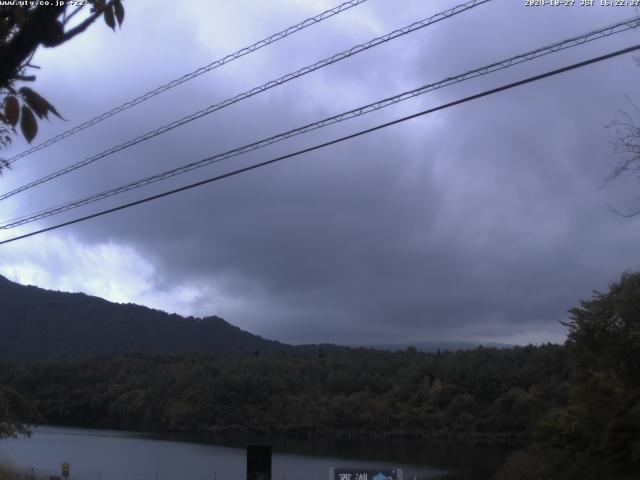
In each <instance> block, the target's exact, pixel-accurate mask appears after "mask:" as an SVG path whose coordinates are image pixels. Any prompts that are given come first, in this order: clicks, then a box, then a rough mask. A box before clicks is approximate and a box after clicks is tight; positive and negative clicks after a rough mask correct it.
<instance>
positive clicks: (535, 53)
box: [0, 17, 640, 230]
mask: <svg viewBox="0 0 640 480" xmlns="http://www.w3.org/2000/svg"><path fill="white" fill-rule="evenodd" d="M639 25H640V17H632V18H630V19H628V20H624V21H621V22H618V23H615V24H612V25H609V26H606V27H603V28H600V29H597V30H593V31H591V32H588V33H585V34H582V35H577V36H574V37H570V38H568V39H566V40H563V41H560V42H556V43H553V44H551V45H547V46H545V47H541V48H538V49H535V50H531V51H528V52H526V53H521V54H519V55H516V56H513V57H510V58H508V59H506V60H501V61H499V62H494V63H491V64H489V65H485V66H483V67H480V68H476V69H473V70H470V71H467V72H465V73H463V74H460V75H456V76H453V77H447V78H445V79H444V80H440V81H439V82H436V83H431V84H428V85H423V86H421V87H419V88H416V89H414V90H410V91H407V92H404V93H401V94H399V95H395V96H392V97H388V98H385V99H383V100H380V101H378V102H374V103H370V104H368V105H364V106H362V107H359V108H356V109H353V110H349V111H347V112H343V113H341V114H338V115H334V116H331V117H328V118H325V119H323V120H320V121H317V122H314V123H310V124H307V125H304V126H302V127H298V128H296V129H293V130H289V131H287V132H284V133H280V134H277V135H274V136H272V137H269V138H265V139H262V140H259V141H257V142H253V143H250V144H247V145H244V146H242V147H239V148H235V149H233V150H229V151H227V152H224V153H221V154H217V155H214V156H211V157H207V158H205V159H201V160H198V161H196V162H192V163H189V164H186V165H183V166H180V167H177V168H174V169H171V170H168V171H165V172H163V173H159V174H156V175H152V176H149V177H145V178H142V179H139V180H136V181H134V182H130V183H128V184H125V185H121V186H119V187H116V188H112V189H110V190H106V191H103V192H100V193H97V194H94V195H90V196H88V197H84V198H81V199H77V200H74V201H71V202H68V203H65V204H62V205H58V206H55V207H51V208H48V209H45V210H41V211H39V212H35V213H30V214H28V215H24V216H21V217H18V218H14V219H12V220H9V221H5V222H3V223H2V224H0V229H3V230H6V229H10V228H15V227H18V226H20V225H25V224H27V223H31V222H34V221H36V220H41V219H43V218H47V217H50V216H52V215H56V214H59V213H63V212H66V211H69V210H72V209H75V208H79V207H82V206H85V205H88V204H90V203H94V202H97V201H100V200H104V199H106V198H109V197H112V196H114V195H118V194H121V193H124V192H128V191H130V190H134V189H137V188H141V187H143V186H146V185H150V184H153V183H156V182H159V181H161V180H165V179H167V178H171V177H174V176H177V175H181V174H183V173H187V172H189V171H191V170H195V169H197V168H202V167H204V166H207V165H210V164H213V163H218V162H221V161H223V160H226V159H229V158H232V157H236V156H239V155H242V154H244V153H247V152H250V151H253V150H257V149H260V148H263V147H266V146H268V145H272V144H274V143H277V142H280V141H283V140H286V139H288V138H291V137H294V136H297V135H300V134H303V133H307V132H310V131H313V130H317V129H319V128H323V127H326V126H328V125H332V124H335V123H339V122H343V121H345V120H348V119H351V118H355V117H358V116H361V115H364V114H367V113H370V112H374V111H377V110H380V109H383V108H386V107H388V106H391V105H394V104H396V103H399V102H402V101H404V100H408V99H410V98H414V97H417V96H419V95H423V94H425V93H428V92H430V91H433V90H436V89H439V88H443V87H446V86H449V85H453V84H455V83H460V82H463V81H466V80H469V79H472V78H476V77H479V76H482V75H487V74H489V73H493V72H496V71H499V70H503V69H505V68H509V67H511V66H513V65H517V64H520V63H523V62H527V61H531V60H533V59H535V58H538V57H542V56H545V55H548V54H550V53H554V52H558V51H561V50H564V49H567V48H571V47H574V46H578V45H582V44H584V43H587V42H591V41H593V40H597V39H601V38H604V37H608V36H610V35H614V34H618V33H621V32H624V31H627V30H630V29H633V28H636V27H638V26H639Z"/></svg>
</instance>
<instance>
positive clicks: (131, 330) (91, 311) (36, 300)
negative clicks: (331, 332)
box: [0, 275, 338, 360]
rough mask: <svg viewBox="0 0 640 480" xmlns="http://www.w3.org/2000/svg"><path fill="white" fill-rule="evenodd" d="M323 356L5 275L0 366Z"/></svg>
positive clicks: (210, 321)
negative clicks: (120, 358)
mask: <svg viewBox="0 0 640 480" xmlns="http://www.w3.org/2000/svg"><path fill="white" fill-rule="evenodd" d="M318 348H319V347H317V346H304V347H294V346H291V345H286V344H283V343H280V342H276V341H272V340H267V339H264V338H262V337H259V336H257V335H252V334H251V333H249V332H246V331H244V330H241V329H239V328H238V327H235V326H233V325H231V324H230V323H228V322H226V321H225V320H223V319H222V318H220V317H216V316H213V317H205V318H202V319H199V318H193V317H188V318H185V317H181V316H180V315H176V314H168V313H166V312H162V311H159V310H153V309H151V308H147V307H143V306H140V305H134V304H119V303H113V302H109V301H107V300H104V299H102V298H98V297H93V296H89V295H85V294H83V293H64V292H56V291H51V290H45V289H42V288H37V287H32V286H24V285H20V284H17V283H14V282H11V281H9V280H8V279H6V278H5V277H3V276H1V275H0V359H4V360H33V359H44V358H78V357H102V356H112V355H119V354H124V353H144V354H179V353H189V352H201V353H214V354H268V353H277V352H302V353H304V352H307V351H310V350H312V349H313V350H317V349H318ZM323 348H331V347H330V346H325V347H323ZM334 348H338V347H334Z"/></svg>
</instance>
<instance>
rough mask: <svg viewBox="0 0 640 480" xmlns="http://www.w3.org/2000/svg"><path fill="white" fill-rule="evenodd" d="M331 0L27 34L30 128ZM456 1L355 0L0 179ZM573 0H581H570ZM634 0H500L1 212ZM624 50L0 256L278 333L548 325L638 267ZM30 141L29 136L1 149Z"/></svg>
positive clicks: (303, 117)
mask: <svg viewBox="0 0 640 480" xmlns="http://www.w3.org/2000/svg"><path fill="white" fill-rule="evenodd" d="M338 3H339V2H338V0H322V1H319V0H314V1H312V0H272V1H270V2H262V1H257V0H244V1H234V2H228V1H212V0H202V1H200V0H185V1H181V2H175V1H169V0H160V1H158V0H153V1H151V0H148V1H143V0H136V1H132V2H126V4H125V7H126V18H125V22H124V25H123V28H122V30H121V31H118V32H117V33H113V32H111V30H110V29H109V28H107V27H106V25H104V23H103V22H102V21H99V22H97V23H96V24H95V25H94V26H93V27H92V28H91V29H90V30H89V31H87V32H86V33H85V34H84V35H82V36H80V37H77V38H76V39H75V40H73V41H72V42H69V43H67V44H65V45H64V46H62V47H59V48H56V49H54V50H41V51H39V52H38V54H37V56H36V59H35V63H36V64H38V65H40V66H41V67H42V69H41V70H38V71H37V72H36V73H37V75H38V80H37V83H36V84H35V85H34V88H35V89H36V90H37V91H39V92H40V93H41V94H43V95H44V96H45V97H46V98H47V99H48V100H49V101H50V102H52V103H53V104H54V105H55V106H56V107H57V108H58V110H60V112H61V113H62V115H63V116H64V117H65V118H66V119H67V121H66V122H63V121H60V120H57V119H54V120H52V121H51V123H50V124H47V123H46V122H45V123H42V124H41V126H40V127H41V128H40V132H39V134H38V137H37V138H36V140H35V141H36V142H38V141H42V140H45V139H46V138H49V137H50V136H52V135H54V134H56V133H59V132H62V131H64V130H66V129H68V128H70V127H72V126H73V125H75V124H77V123H80V122H82V121H84V120H87V119H88V118H90V117H92V116H94V115H96V114H99V113H101V112H103V111H105V110H108V109H110V108H111V107H113V106H115V105H117V104H119V103H122V102H124V101H126V100H129V99H131V98H132V97H134V96H136V95H138V94H141V93H144V92H146V91H147V90H149V89H151V88H154V87H155V86H157V85H160V84H161V83H165V82H167V81H170V80H172V79H174V78H176V77H179V76H181V75H183V74H185V73H187V72H190V71H192V70H194V69H195V68H197V67H200V66H202V65H206V64H208V63H210V62H211V61H213V60H215V59H217V58H219V57H221V56H224V55H225V54H227V53H230V52H232V51H234V50H237V49H239V48H241V47H243V46H246V45H248V44H251V43H253V42H254V41H256V40H259V39H261V38H263V37H265V36H267V35H269V34H271V33H274V32H275V31H278V30H281V29H283V28H285V27H287V26H289V25H292V24H295V23H297V22H299V21H301V20H302V19H304V18H306V17H309V16H312V15H315V14H317V13H319V12H321V11H322V10H325V9H327V8H331V7H333V6H335V5H337V4H338ZM457 3H461V2H459V1H456V0H454V1H451V0H446V1H428V2H427V1H424V0H402V1H392V0H369V1H368V2H366V3H364V4H363V5H361V6H358V7H356V8H353V9H351V10H349V11H347V12H345V13H342V14H340V15H338V16H336V17H333V18H332V19H329V20H327V21H325V22H322V23H321V24H318V25H315V26H313V27H310V28H308V29H306V30H304V31H303V32H301V33H298V34H296V35H294V36H292V37H289V38H287V39H285V40H284V41H281V42H278V43H276V44H275V45H272V46H270V47H267V48H264V49H262V50H260V51H258V52H257V53H254V54H251V55H247V56H245V57H243V58H242V59H241V60H238V61H236V62H233V63H231V64H228V65H226V66H223V67H222V68H219V69H217V70H214V71H213V72H210V73H207V74H205V75H202V76H200V77H199V78H198V79H196V80H193V81H190V82H187V83H185V84H183V85H181V86H180V87H178V88H175V89H173V90H171V91H170V92H168V93H165V94H163V95H160V96H157V97H155V98H154V99H153V100H151V101H148V102H145V103H143V104H142V105H139V106H138V107H136V108H134V109H131V110H129V111H127V112H126V113H124V114H121V115H118V116H115V117H113V118H111V119H110V120H107V121H105V122H103V123H101V124H100V125H99V126H97V127H95V128H92V129H90V130H86V131H84V132H83V133H81V134H78V135H75V136H73V137H71V138H69V139H67V140H64V141H62V142H59V143H57V144H56V145H54V146H52V147H50V148H47V149H44V150H42V151H40V152H38V153H35V154H33V155H30V156H28V157H26V158H24V159H22V160H19V161H18V162H16V163H15V164H14V169H13V170H12V171H9V172H6V173H5V175H4V176H3V177H2V178H0V190H1V191H3V192H4V191H7V190H10V189H12V188H16V187H18V186H20V185H22V184H24V183H26V182H28V181H31V180H33V179H36V178H38V177H40V176H42V175H44V174H47V173H49V172H52V171H54V170H57V169H59V168H61V167H63V166H65V165H68V164H70V163H73V162H76V161H78V160H81V159H83V158H85V157H88V156H90V155H92V154H94V153H98V152H101V151H103V150H105V149H107V148H109V147H110V146H112V145H115V144H118V143H121V142H123V141H126V140H128V139H130V138H132V137H134V136H137V135H139V134H142V133H145V132H147V131H148V130H151V129H154V128H156V127H158V126H161V125H163V124H165V123H168V122H170V121H172V120H174V119H176V118H179V117H182V116H184V115H187V114H190V113H192V112H194V111H196V110H199V109H201V108H203V107H206V106H209V105H211V104H214V103H217V102H218V101H220V100H223V99H225V98H227V97H230V96H233V95H235V94H238V93H241V92H243V91H244V90H247V89H249V88H251V87H253V86H256V85H259V84H262V83H264V82H266V81H267V80H271V79H274V78H277V77H280V76H281V75H283V74H285V73H288V72H290V71H293V70H297V69H298V68H300V67H303V66H305V65H307V64H311V63H313V62H315V61H316V60H319V59H322V58H325V57H327V56H329V55H332V54H333V53H337V52H339V51H342V50H344V49H346V48H349V47H351V46H353V45H355V44H357V43H361V42H364V41H367V40H369V39H371V38H373V37H375V36H378V35H382V34H385V33H387V32H389V31H391V30H393V29H396V28H399V27H402V26H405V25H407V24H409V23H412V22H413V21H416V20H418V19H423V18H426V17H429V16H430V15H433V14H434V13H437V12H438V11H441V10H444V9H447V8H450V7H451V6H454V5H456V4H457ZM576 3H580V2H579V1H578V2H576ZM634 13H635V14H636V15H637V14H639V13H640V12H638V11H637V10H636V11H635V12H634V9H633V8H629V7H626V8H625V7H599V6H594V7H591V8H588V7H580V6H578V5H575V6H573V7H551V6H545V7H525V6H524V0H522V1H521V0H494V1H492V2H490V3H488V4H486V5H482V6H479V7H477V8H475V9H473V10H471V11H469V12H466V13H463V14H461V15H458V16H457V17H455V18H452V19H450V20H446V21H443V22H440V23H438V24H435V25H433V26H430V27H428V28H425V29H422V30H420V31H418V32H416V33H413V34H410V35H407V36H405V37H402V38H400V39H396V40H394V41H392V42H389V43H387V44H385V45H383V46H380V47H377V48H374V49H372V50H369V51H367V52H365V53H361V54H359V55H357V56H355V57H353V58H351V59H348V60H345V61H342V62H339V63H338V64H335V65H332V66H330V67H328V68H325V69H322V70H321V71H318V72H315V73H312V74H310V75H307V76H306V77H304V78H301V79H298V80H294V81H292V82H289V83H288V84H286V85H284V86H281V87H277V88H275V89H272V90H270V91H269V92H267V93H265V94H261V95H258V96H256V97H253V98H251V99H249V100H246V101H243V102H240V103H238V104H236V105H234V106H231V107H229V108H226V109H224V110H222V111H219V112H217V113H214V114H212V115H209V116H206V117H204V118H202V119H200V120H197V121H195V122H192V123H190V124H189V125H186V126H183V127H180V128H178V129H176V130H173V131H172V132H170V133H168V134H165V135H163V136H160V137H157V138H155V139H153V140H150V141H148V142H145V143H143V144H141V145H138V146H135V147H132V148H129V149H128V150H126V151H124V152H120V153H118V154H115V155H112V156H110V157H108V158H105V159H103V160H101V161H100V162H97V163H96V164H94V165H92V166H90V167H87V168H84V169H81V170H79V171H77V172H74V173H72V174H69V175H66V176H65V177H63V178H60V179H57V180H55V181H52V182H49V183H48V184H46V185H43V186H40V187H37V188H33V189H31V190H29V191H28V192H25V193H22V194H20V195H17V196H15V197H13V198H11V199H9V200H5V201H3V202H0V217H1V219H2V220H6V219H10V218H13V217H16V216H19V215H23V214H26V213H30V212H33V211H36V210H40V209H43V208H46V207H48V206H51V205H55V204H58V203H61V202H65V201H68V200H72V199H75V198H77V197H79V196H83V195H87V194H91V193H94V192H96V191H101V190H104V189H108V188H111V187H114V186H117V185H120V184H122V183H125V182H128V181H131V180H134V179H137V178H138V177H141V176H145V175H149V174H152V173H155V172H158V171H161V170H165V169H167V168H170V167H174V166H177V165H181V164H183V163H187V162H190V161H193V160H197V159H199V158H201V157H206V156H209V155H212V154H215V153H220V152H223V151H225V150H228V149H230V148H234V147H237V146H241V145H243V144H246V143H249V142H251V141H254V140H258V139H260V138H263V137H266V136H270V135H273V134H276V133H279V132H281V131H284V130H288V129H291V128H295V127H297V126H300V125H302V124H304V123H308V122H312V121H315V120H319V119H321V118H323V117H325V116H328V115H331V114H335V113H340V112H342V111H344V110H347V109H351V108H354V107H357V106H360V105H362V104H364V103H368V102H371V101H375V100H377V99H381V98H383V97H387V96H390V95H393V94H396V93H399V92H402V91H404V90H409V89H412V88H415V87H418V86H420V85H423V84H427V83H432V82H435V81H438V80H440V79H443V78H445V77H448V76H451V75H456V74H458V73H462V72H464V71H466V70H469V69H471V68H474V67H479V66H482V65H485V64H488V63H490V62H493V61H496V60H500V59H503V58H506V57H509V56H512V55H515V54H517V53H520V52H524V51H526V50H530V49H533V48H536V47H540V46H543V45H546V44H549V43H552V42H555V41H558V40H562V39H565V38H566V37H569V36H573V35H576V34H580V33H583V32H586V31H589V30H593V29H595V28H598V27H600V26H604V25H607V24H610V23H612V22H614V21H617V20H620V19H624V18H627V17H631V16H633V15H634ZM638 40H640V31H637V30H636V31H632V32H628V33H624V34H621V35H616V36H614V37H611V38H607V39H604V40H599V41H597V42H593V43H590V44H587V45H583V46H580V47H576V48H573V49H570V50H568V51H565V52H561V53H558V54H554V55H551V56H547V57H544V58H541V59H538V60H535V61H533V62H529V63H527V64H524V65H520V66H518V67H515V68H513V69H509V70H506V71H504V72H500V73H497V74H492V75H488V76H485V77H482V78H478V79H475V80H472V81H468V82H464V83H461V84H458V85H455V86H452V87H448V88H446V89H442V90H438V91H436V92H432V93H429V94H427V95H424V96H422V97H420V98H418V99H414V100H411V101H407V102H404V103H403V104H400V105H397V106H395V107H392V108H389V109H386V110H384V111H381V112H377V113H375V114H370V115H368V116H366V117H363V118H361V119H357V120H350V121H348V122H345V123H343V124H340V125H336V126H333V127H331V128H327V129H323V130H321V131H318V132H315V133H312V134H310V135H306V136H301V137H299V138H296V139H293V140H289V141H286V142H282V143H280V144H278V145H276V146H272V147H269V148H267V149H263V150H260V151H258V152H254V153H253V154H250V155H247V156H245V157H242V158H236V159H232V160H228V161H226V162H224V163H223V164H218V165H216V166H211V167H207V168H204V169H201V170H197V171H195V172H192V173H190V174H188V175H184V176H181V177H177V178H174V179H172V180H171V181H167V182H162V183H158V184H156V185H154V186H151V187H147V188H145V189H141V190H138V191H136V192H130V193H129V194H127V195H124V196H121V197H118V198H115V199H111V200H109V201H107V202H104V203H102V204H94V205H92V206H90V207H86V209H80V210H75V211H73V212H70V213H68V214H66V215H63V216H59V217H53V218H50V219H47V220H43V221H41V222H40V223H36V224H31V225H27V226H24V227H21V228H20V229H18V230H12V231H10V232H3V233H1V237H0V238H9V237H10V236H13V235H15V234H17V233H26V232H29V231H31V230H33V229H36V228H41V227H45V226H48V225H52V224H54V223H57V222H59V221H61V220H67V219H71V218H75V217H76V216H77V215H80V214H87V213H91V212H94V211H97V210H98V209H102V208H105V207H107V206H114V205H118V204H120V203H122V202H124V201H126V200H133V199H136V198H139V197H141V196H143V195H148V194H150V193H156V192H161V191H164V190H167V189H169V188H171V187H176V186H179V185H183V184H186V183H189V182H192V181H195V180H196V179H200V178H206V177H210V176H213V175H216V174H219V173H223V172H226V171H230V170H233V169H234V168H237V167H238V166H243V165H248V164H250V163H252V162H256V161H259V160H264V159H268V158H271V157H273V156H276V155H279V154H283V153H287V152H290V151H293V150H295V149H299V148H302V147H307V146H311V145H314V144H316V143H320V142H323V141H327V140H330V139H332V138H335V137H337V136H341V135H344V134H347V133H351V132H355V131H357V130H360V129H363V128H366V127H368V126H372V125H375V124H378V123H381V122H384V121H389V120H392V119H395V118H398V117H400V116H402V115H406V114H409V113H413V112H417V111H419V110H422V109H425V108H429V107H434V106H437V105H440V104H443V103H446V102H448V101H452V100H455V99H458V98H461V97H463V96H466V95H470V94H473V93H477V92H480V91H483V90H485V89H488V88H492V87H495V86H499V85H501V84H503V83H507V82H509V81H514V80H517V79H520V78H524V77H526V76H529V75H532V74H534V73H539V72H542V71H546V70H550V69H552V68H558V67H560V66H563V65H565V64H568V63H572V62H576V61H579V60H583V59H587V58H590V57H592V56H596V55H599V54H603V53H606V52H609V51H613V50H616V49H619V48H622V47H625V46H629V45H631V44H634V43H637V42H638ZM639 80H640V68H638V66H637V65H636V64H635V63H634V60H633V58H632V57H631V56H629V55H627V56H624V57H619V58H616V59H613V60H608V61H606V62H603V63H600V64H597V65H593V66H589V67H586V68H584V69H581V70H578V71H574V72H570V73H567V74H564V75H562V76H559V77H554V78H550V79H546V80H543V81H540V82H537V83H535V84H532V85H528V86H524V87H520V88H519V89H516V90H511V91H508V92H504V93H500V94H497V95H493V96H490V97H486V98H483V99H480V100H476V101H474V102H470V103H466V104H464V105H460V106H457V107H454V108H449V109H446V110H443V111H440V112H438V113H435V114H432V115H429V116H427V117H421V118H418V119H415V120H412V121H410V122H406V123H403V124H400V125H396V126H394V127H391V128H388V129H385V130H384V131H379V132H377V133H373V134H370V135H368V136H365V137H360V138H359V139H356V140H353V141H350V142H348V143H342V144H339V145H335V146H332V147H329V148H325V149H323V150H318V151H315V152H313V153H311V154H308V155H305V156H300V157H296V158H294V159H290V160H286V161H284V162H281V163H279V164H276V165H272V166H269V167H266V168H262V169H259V170H255V171H252V172H250V173H247V174H243V175H241V176H236V177H233V178H229V179H226V180H223V181H221V182H217V183H215V184H210V185H208V186H204V187H201V188H199V189H196V190H191V191H189V192H186V193H181V194H178V195H175V196H172V197H169V198H164V199H162V200H159V201H156V202H153V203H148V204H145V205H142V206H138V207H135V208H131V209H128V210H126V211H121V212H118V213H115V214H112V215H109V216H104V217H101V218H99V219H94V220H91V221H88V222H84V223H82V224H78V225H74V226H71V227H67V228H64V229H61V230H57V231H55V232H50V233H46V234H43V235H39V236H36V237H32V238H30V239H26V240H23V241H19V242H15V243H12V244H8V245H3V246H0V273H1V274H2V275H5V276H6V277H8V278H10V279H12V280H14V281H18V282H20V283H24V284H32V285H37V286H41V287H44V288H49V289H55V290H64V291H81V292H85V293H88V294H93V295H98V296H101V297H104V298H107V299H110V300H113V301H117V302H133V303H140V304H144V305H147V306H150V307H154V308H159V309H162V310H166V311H169V312H178V313H180V314H184V315H194V316H205V315H214V314H215V315H219V316H222V317H223V318H225V319H226V320H227V321H229V322H231V323H232V324H235V325H237V326H239V327H241V328H243V329H245V330H248V331H250V332H253V333H257V334H260V335H262V336H264V337H267V338H271V339H277V340H281V341H285V342H291V343H308V342H335V343H348V342H357V343H367V342H368V343H381V342H384V343H391V342H406V341H428V340H446V339H450V340H473V341H501V342H510V343H524V344H526V343H529V342H534V343H537V342H545V341H556V342H561V341H563V339H564V337H565V330H564V327H562V326H561V325H560V324H559V321H561V320H566V319H567V310H568V309H569V308H571V307H573V306H576V305H577V304H578V301H579V299H587V298H589V297H590V295H591V291H592V289H600V290H603V289H606V288H607V285H608V283H609V282H611V281H613V280H615V279H616V278H617V277H618V276H619V274H620V273H621V272H623V271H624V270H627V269H638V268H640V260H639V257H638V253H639V245H640V244H639V243H638V237H639V234H640V217H636V218H631V219H626V218H622V217H620V216H618V215H615V214H614V213H612V212H611V211H610V208H609V205H612V206H614V207H615V208H618V209H619V210H622V211H628V210H632V209H634V208H638V207H639V206H640V205H639V203H638V202H640V201H639V200H637V196H638V192H639V191H640V182H638V181H637V179H634V178H628V179H622V180H620V181H616V182H614V183H611V184H609V185H608V186H606V187H605V188H600V187H601V186H602V183H603V180H604V178H605V177H606V176H607V174H608V173H609V171H610V170H611V169H612V167H613V166H614V165H615V164H616V162H617V161H618V160H619V159H618V158H616V157H615V155H613V154H612V149H611V145H610V140H609V138H608V135H609V134H610V133H611V132H610V131H608V130H607V128H606V125H607V124H608V123H610V122H611V121H612V120H614V119H615V118H616V116H617V115H618V112H619V111H620V110H630V108H631V107H630V103H629V99H635V101H638V102H640V88H638V85H640V82H639ZM25 148H26V144H25V143H24V141H23V140H22V139H16V141H15V143H14V145H13V146H12V147H11V148H9V149H6V150H5V151H4V152H2V153H3V155H4V156H6V157H10V156H12V155H14V154H16V153H18V152H20V151H22V150H24V149H25Z"/></svg>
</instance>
